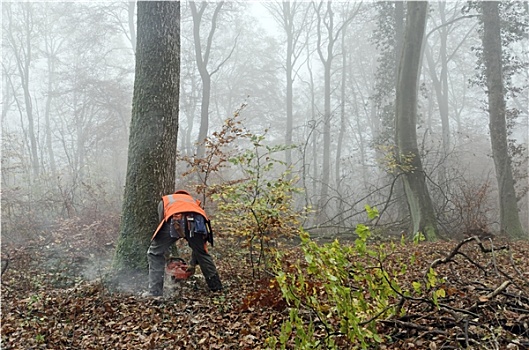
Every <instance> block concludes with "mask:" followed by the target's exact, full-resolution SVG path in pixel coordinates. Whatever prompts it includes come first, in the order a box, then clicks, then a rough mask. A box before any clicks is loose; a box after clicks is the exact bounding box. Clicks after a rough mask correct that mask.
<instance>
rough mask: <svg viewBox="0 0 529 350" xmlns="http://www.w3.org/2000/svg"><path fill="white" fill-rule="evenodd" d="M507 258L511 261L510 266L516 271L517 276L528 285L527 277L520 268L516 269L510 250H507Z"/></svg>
mask: <svg viewBox="0 0 529 350" xmlns="http://www.w3.org/2000/svg"><path fill="white" fill-rule="evenodd" d="M509 260H510V261H511V265H512V268H513V269H514V271H516V273H517V274H518V276H519V277H520V278H521V279H522V281H523V282H524V284H525V285H526V286H529V280H528V279H527V278H525V276H524V275H523V273H521V272H520V270H519V269H518V267H517V266H516V264H515V263H514V259H513V258H512V251H509Z"/></svg>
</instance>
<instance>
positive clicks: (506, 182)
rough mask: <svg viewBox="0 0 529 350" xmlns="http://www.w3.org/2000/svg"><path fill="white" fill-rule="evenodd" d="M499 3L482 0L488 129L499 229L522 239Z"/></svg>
mask: <svg viewBox="0 0 529 350" xmlns="http://www.w3.org/2000/svg"><path fill="white" fill-rule="evenodd" d="M498 6H499V2H497V1H490V2H489V1H483V2H482V3H481V7H482V11H483V37H482V39H483V58H484V63H485V77H486V80H487V90H488V91H487V95H488V100H489V129H490V140H491V145H492V157H493V158H494V166H495V169H496V179H497V181H498V189H499V197H500V198H499V202H500V203H499V204H500V229H501V231H502V232H503V233H507V234H508V235H509V237H511V238H514V239H519V238H527V235H526V234H525V233H524V231H523V228H522V225H521V222H520V217H519V214H518V205H517V201H516V193H515V190H514V180H513V175H512V168H511V158H510V156H509V152H508V146H507V126H506V120H505V96H504V90H505V89H504V85H503V76H502V70H503V67H502V48H501V36H500V16H499V9H498Z"/></svg>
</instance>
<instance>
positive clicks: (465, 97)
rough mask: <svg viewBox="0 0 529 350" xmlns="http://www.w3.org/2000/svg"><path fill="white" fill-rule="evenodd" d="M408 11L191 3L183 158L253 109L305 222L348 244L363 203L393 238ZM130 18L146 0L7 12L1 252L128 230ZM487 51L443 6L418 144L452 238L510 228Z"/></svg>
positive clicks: (469, 19) (511, 96)
mask: <svg viewBox="0 0 529 350" xmlns="http://www.w3.org/2000/svg"><path fill="white" fill-rule="evenodd" d="M399 4H400V5H399ZM401 4H402V2H363V3H362V2H332V3H327V2H323V3H318V2H316V3H312V2H299V3H290V6H288V11H287V10H286V8H287V7H286V6H282V5H281V3H273V2H262V3H250V2H217V3H213V2H212V3H194V5H195V8H194V9H193V3H191V2H182V5H181V18H182V20H181V88H180V114H179V133H178V145H177V149H178V152H179V154H178V156H190V157H193V156H194V155H195V154H198V155H200V153H201V152H202V151H203V150H201V149H200V147H198V146H197V141H199V140H202V139H203V138H204V137H205V136H207V135H211V134H212V133H213V132H214V131H216V130H219V129H220V128H221V126H222V125H223V122H224V120H225V119H226V118H230V117H232V116H233V115H234V113H235V112H236V111H239V110H240V118H241V119H242V122H243V124H244V126H245V127H246V128H247V129H249V130H251V132H252V133H254V134H265V135H266V137H265V140H266V143H267V144H269V145H293V146H295V147H294V148H292V149H291V150H290V151H288V150H287V151H285V152H283V153H282V154H281V160H283V161H284V162H285V167H288V166H291V167H292V176H294V177H296V178H298V179H299V181H298V182H297V186H299V187H300V188H302V189H303V192H302V193H301V194H299V195H298V198H297V206H298V207H299V208H300V209H301V208H304V207H310V208H312V211H311V214H310V215H309V217H308V218H307V219H306V221H305V222H304V226H305V227H306V228H307V229H308V230H309V231H310V232H314V233H321V232H325V233H330V234H339V233H347V232H351V231H352V230H353V229H354V226H355V225H356V224H357V223H358V222H361V221H364V220H365V214H364V206H365V205H366V204H369V205H371V206H377V207H378V208H379V209H380V210H381V218H380V221H379V222H378V224H379V226H381V227H385V232H386V233H395V234H400V232H401V231H403V230H404V231H406V230H407V229H408V226H409V225H408V224H409V213H408V211H407V209H406V202H405V198H404V194H403V192H402V190H401V189H400V188H399V185H398V182H397V181H395V179H396V175H395V173H394V172H393V170H394V161H393V160H392V155H393V153H394V146H393V145H394V133H395V130H394V113H395V111H394V108H395V107H394V103H395V77H396V69H397V67H398V61H397V60H398V55H397V54H396V52H397V51H398V44H399V42H400V40H401V38H400V39H399V35H400V34H402V27H401V25H402V21H403V20H404V18H405V17H404V13H400V14H399V12H398V9H399V7H400V6H401ZM504 6H505V13H507V14H509V15H510V16H511V17H510V18H515V19H516V20H517V22H516V23H515V24H512V26H516V25H518V26H519V28H520V29H519V30H518V31H519V32H521V33H522V34H523V35H522V39H521V40H518V39H516V40H514V39H515V38H513V37H509V36H506V37H505V38H504V46H503V48H502V49H503V50H504V53H505V54H506V57H507V58H506V62H505V63H504V64H505V67H506V71H507V73H506V74H507V75H508V79H507V80H506V86H507V89H506V90H507V91H506V92H505V98H506V102H507V109H508V111H509V113H507V120H508V131H509V135H508V138H509V150H510V152H511V157H512V161H513V171H514V177H515V181H516V190H517V194H516V195H517V199H518V207H519V210H520V218H521V221H522V225H523V226H524V229H525V231H526V232H527V231H528V230H529V222H528V217H529V215H528V211H529V209H528V202H529V200H528V194H527V191H528V177H527V171H528V162H527V159H528V158H527V157H528V153H527V147H526V146H527V144H528V138H529V135H528V125H529V113H528V105H529V103H528V102H529V101H528V99H529V98H528V96H529V95H528V90H527V89H528V82H529V79H528V75H529V71H528V70H527V63H528V62H529V60H528V56H527V48H528V40H527V39H528V38H527V26H528V11H527V2H512V3H511V2H504ZM135 9H136V7H135V3H134V2H111V3H110V2H108V3H86V2H33V3H28V2H26V3H15V2H3V3H2V155H1V159H2V163H1V167H2V168H1V174H2V182H1V190H2V194H1V195H2V198H1V205H2V241H3V242H8V243H11V242H17V241H19V240H22V239H24V237H27V236H28V235H37V236H38V234H39V232H45V231H51V230H54V231H57V232H60V231H61V230H65V229H67V230H71V229H72V228H73V227H76V228H78V229H77V230H76V232H75V234H76V235H83V234H88V233H90V234H91V235H95V237H96V239H101V240H102V241H103V243H105V242H107V241H108V242H110V241H112V240H113V239H114V238H115V237H116V236H117V233H118V232H117V231H118V225H119V217H120V212H121V205H122V197H123V189H124V183H125V173H126V165H127V164H126V163H127V150H128V138H129V125H130V117H131V107H132V92H133V83H134V64H135V57H134V55H135V54H134V52H135V28H136V25H135ZM513 23H514V22H513ZM289 43H290V44H289ZM481 46H482V44H481V39H480V21H479V16H478V15H477V14H476V12H475V9H473V8H472V7H471V6H468V4H467V2H464V1H456V2H430V8H429V16H428V21H427V29H426V39H425V44H424V52H423V55H422V63H421V65H422V69H421V71H420V82H419V84H420V85H419V86H420V93H419V105H418V115H419V120H418V126H417V134H418V135H419V140H418V142H419V146H420V150H421V155H422V157H423V158H422V159H423V165H424V168H425V171H426V173H427V175H428V180H429V182H428V186H429V189H430V191H431V195H432V201H433V203H434V207H435V210H436V215H437V218H438V220H439V226H440V231H441V233H442V234H443V235H444V236H446V237H455V236H457V235H461V234H463V233H464V232H465V231H467V230H469V229H471V228H473V226H475V225H477V224H479V225H482V224H486V225H487V229H489V230H491V231H494V230H497V229H498V221H499V219H498V216H499V214H498V204H497V202H498V190H497V185H496V180H495V171H494V162H493V160H492V158H491V142H490V138H489V125H488V124H489V119H488V112H487V95H486V93H485V90H486V88H485V86H484V84H483V67H482V58H481V53H482V49H481ZM289 81H290V82H291V85H289V84H288V82H289ZM326 81H327V82H328V83H329V84H328V86H327V85H326V84H325V82H326ZM289 86H291V88H290V87H289ZM326 111H328V115H329V121H330V124H329V128H330V129H329V130H328V133H327V135H330V138H329V139H328V140H326V139H325V134H326V133H325V132H326V131H325V128H324V116H325V115H326V113H327V112H326ZM326 142H327V143H326ZM175 156H177V155H175ZM185 170H186V163H185V162H181V163H179V166H178V172H179V173H183V172H184V171H185ZM279 171H281V170H280V169H278V172H279ZM233 172H235V170H234V169H226V170H225V176H224V178H225V179H230V176H231V174H232V173H233ZM179 173H177V179H179V178H181V177H179ZM187 185H190V183H189V182H185V181H184V180H183V179H182V181H181V182H180V183H177V186H178V187H185V186H187ZM146 234H147V235H148V234H149V233H146Z"/></svg>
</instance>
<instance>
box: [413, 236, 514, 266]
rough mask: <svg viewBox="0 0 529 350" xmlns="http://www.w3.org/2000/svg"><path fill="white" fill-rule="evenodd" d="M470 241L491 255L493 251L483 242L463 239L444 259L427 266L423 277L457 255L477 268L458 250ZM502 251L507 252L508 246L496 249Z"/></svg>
mask: <svg viewBox="0 0 529 350" xmlns="http://www.w3.org/2000/svg"><path fill="white" fill-rule="evenodd" d="M472 241H476V242H477V244H478V246H479V247H480V248H481V252H482V253H491V252H493V251H494V249H493V248H486V247H485V246H484V245H483V242H481V240H480V239H479V237H478V236H472V237H468V238H465V239H464V240H462V241H461V242H459V244H458V245H457V246H456V247H455V248H454V249H452V251H451V252H450V253H449V254H448V255H447V256H445V257H444V258H442V259H435V260H434V261H433V262H432V263H431V264H430V266H429V268H428V270H427V271H426V272H425V273H424V276H426V275H427V273H428V271H430V269H433V268H435V267H437V266H439V265H441V264H446V263H448V262H450V261H452V259H453V258H454V257H455V256H456V255H457V254H459V255H462V256H464V257H466V258H467V259H468V260H469V261H470V262H471V263H472V264H474V265H476V266H479V264H477V263H475V262H474V261H472V259H470V258H469V257H468V256H467V255H465V254H463V253H461V252H459V249H461V247H462V246H464V245H465V244H467V243H469V242H472ZM503 249H506V250H509V246H501V247H498V248H496V250H503Z"/></svg>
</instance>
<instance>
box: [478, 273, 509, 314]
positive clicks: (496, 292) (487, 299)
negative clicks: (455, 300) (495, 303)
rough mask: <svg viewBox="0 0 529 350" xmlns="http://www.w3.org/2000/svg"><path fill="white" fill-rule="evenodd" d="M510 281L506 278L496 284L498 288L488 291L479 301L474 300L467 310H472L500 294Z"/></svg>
mask: <svg viewBox="0 0 529 350" xmlns="http://www.w3.org/2000/svg"><path fill="white" fill-rule="evenodd" d="M511 283H512V282H511V281H509V280H507V281H504V282H503V283H502V284H500V285H499V286H498V288H496V289H495V290H493V291H492V292H490V293H489V294H487V295H485V297H484V298H480V300H479V301H477V302H475V303H474V305H472V306H471V307H470V308H469V310H471V311H473V310H476V309H477V308H478V306H479V305H480V304H484V303H486V302H487V301H489V300H490V299H492V298H494V297H496V296H497V295H498V294H501V293H502V292H503V291H504V290H505V289H506V288H507V287H508V286H509V285H510V284H511Z"/></svg>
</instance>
